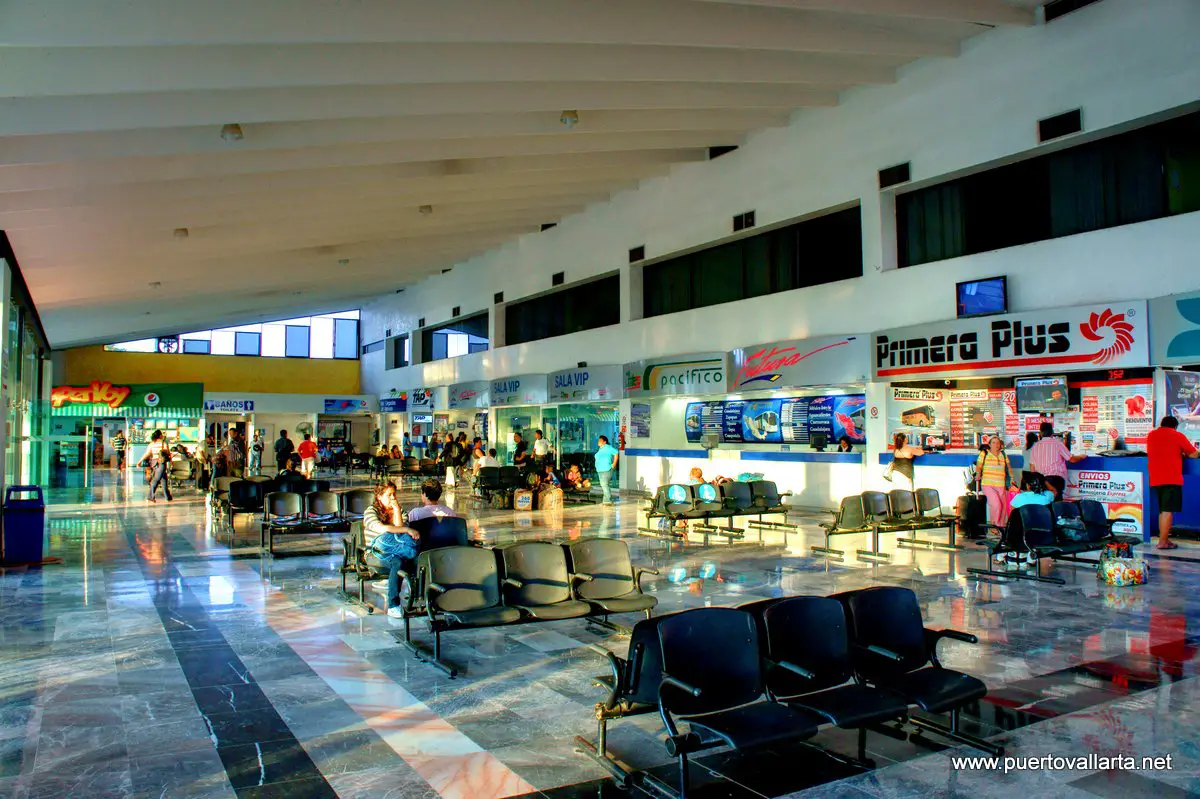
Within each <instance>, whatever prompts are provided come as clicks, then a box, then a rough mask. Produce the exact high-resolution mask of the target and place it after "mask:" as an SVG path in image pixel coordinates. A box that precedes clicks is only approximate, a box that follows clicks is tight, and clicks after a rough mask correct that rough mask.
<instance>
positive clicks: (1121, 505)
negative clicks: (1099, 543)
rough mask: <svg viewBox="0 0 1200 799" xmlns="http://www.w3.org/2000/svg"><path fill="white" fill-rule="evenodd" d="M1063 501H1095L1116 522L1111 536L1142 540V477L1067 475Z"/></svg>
mask: <svg viewBox="0 0 1200 799" xmlns="http://www.w3.org/2000/svg"><path fill="white" fill-rule="evenodd" d="M1065 497H1066V498H1067V499H1070V500H1080V499H1094V500H1096V501H1097V502H1100V503H1102V504H1103V505H1104V508H1105V510H1107V511H1108V518H1110V519H1115V520H1116V523H1115V524H1113V532H1114V533H1117V534H1121V535H1136V536H1138V537H1139V538H1140V537H1141V536H1142V518H1143V509H1142V473H1141V472H1102V471H1094V472H1091V471H1068V472H1067V490H1066V494H1065Z"/></svg>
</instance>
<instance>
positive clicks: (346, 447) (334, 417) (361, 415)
mask: <svg viewBox="0 0 1200 799" xmlns="http://www.w3.org/2000/svg"><path fill="white" fill-rule="evenodd" d="M378 407H379V406H378V400H377V399H376V398H375V397H362V396H359V397H324V398H322V400H321V412H320V413H319V414H317V446H318V447H320V448H321V450H322V451H324V452H328V453H329V454H330V455H336V454H338V453H342V452H345V453H347V454H351V453H362V452H370V451H371V445H372V441H373V439H374V435H373V433H374V430H375V421H374V418H375V415H376V413H377V412H378Z"/></svg>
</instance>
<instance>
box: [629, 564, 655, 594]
mask: <svg viewBox="0 0 1200 799" xmlns="http://www.w3.org/2000/svg"><path fill="white" fill-rule="evenodd" d="M643 574H653V575H654V576H656V577H657V576H658V569H635V570H634V572H633V584H634V585H635V586H636V587H637V590H638V593H641V591H642V575H643Z"/></svg>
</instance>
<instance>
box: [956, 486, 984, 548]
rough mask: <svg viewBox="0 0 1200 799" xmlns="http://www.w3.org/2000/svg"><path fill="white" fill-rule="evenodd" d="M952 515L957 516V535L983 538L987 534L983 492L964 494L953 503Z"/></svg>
mask: <svg viewBox="0 0 1200 799" xmlns="http://www.w3.org/2000/svg"><path fill="white" fill-rule="evenodd" d="M954 515H955V516H957V517H958V535H959V536H961V537H963V538H972V539H978V538H984V537H985V536H986V535H987V528H986V527H984V525H986V524H987V521H988V515H987V497H985V496H983V494H965V495H963V496H961V497H959V498H958V501H957V502H955V504H954Z"/></svg>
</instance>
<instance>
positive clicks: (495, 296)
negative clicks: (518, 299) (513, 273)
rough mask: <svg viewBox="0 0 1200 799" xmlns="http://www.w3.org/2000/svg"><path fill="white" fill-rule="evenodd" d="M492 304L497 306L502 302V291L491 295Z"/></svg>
mask: <svg viewBox="0 0 1200 799" xmlns="http://www.w3.org/2000/svg"><path fill="white" fill-rule="evenodd" d="M492 302H494V303H496V304H497V305H499V304H500V303H502V302H504V292H503V291H497V292H496V293H495V294H493V295H492Z"/></svg>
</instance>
